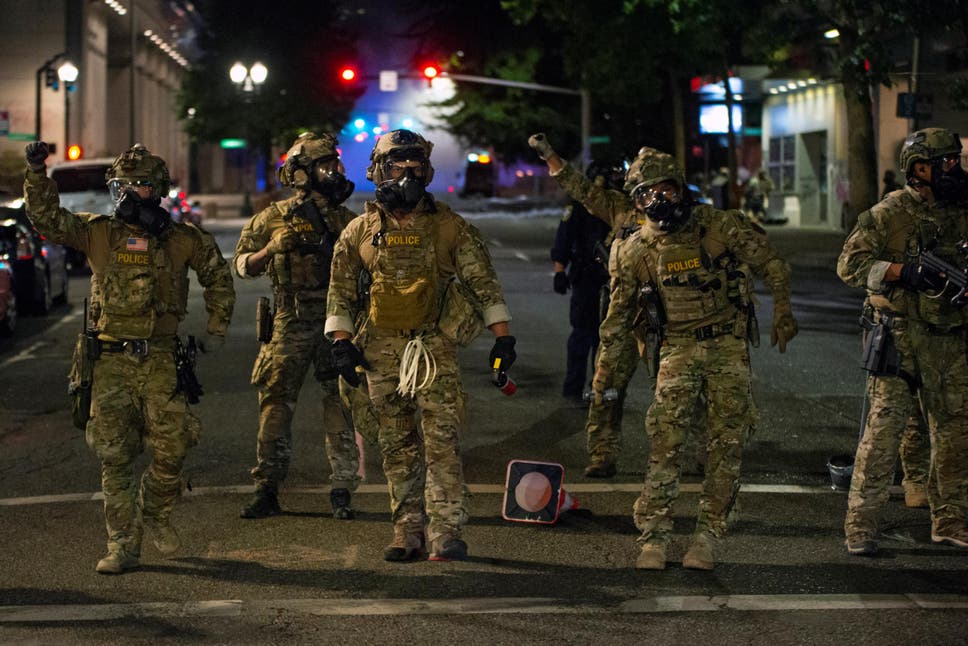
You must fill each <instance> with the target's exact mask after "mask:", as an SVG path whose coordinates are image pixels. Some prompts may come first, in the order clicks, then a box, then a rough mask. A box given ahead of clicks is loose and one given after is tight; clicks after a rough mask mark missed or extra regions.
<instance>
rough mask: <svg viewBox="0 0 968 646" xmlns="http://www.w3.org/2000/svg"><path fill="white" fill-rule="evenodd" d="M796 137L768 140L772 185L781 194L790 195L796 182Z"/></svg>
mask: <svg viewBox="0 0 968 646" xmlns="http://www.w3.org/2000/svg"><path fill="white" fill-rule="evenodd" d="M796 159H797V149H796V137H795V136H794V135H788V136H786V137H772V138H770V161H769V164H768V167H769V171H770V178H771V179H772V180H773V184H774V185H775V186H777V187H778V188H779V190H780V191H781V192H783V193H792V192H793V187H794V182H795V181H796V166H797V164H796Z"/></svg>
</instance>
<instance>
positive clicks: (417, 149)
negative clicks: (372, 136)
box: [366, 129, 434, 186]
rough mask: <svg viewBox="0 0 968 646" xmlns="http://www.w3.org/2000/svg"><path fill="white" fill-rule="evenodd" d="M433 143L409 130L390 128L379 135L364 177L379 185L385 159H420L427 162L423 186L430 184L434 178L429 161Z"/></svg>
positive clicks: (382, 178) (385, 178) (383, 179)
mask: <svg viewBox="0 0 968 646" xmlns="http://www.w3.org/2000/svg"><path fill="white" fill-rule="evenodd" d="M433 149H434V145H433V144H432V143H430V142H429V141H427V140H426V139H424V138H423V137H421V136H420V135H418V134H417V133H416V132H413V131H411V130H402V129H401V130H391V131H390V132H388V133H386V134H385V135H383V136H381V137H380V138H379V139H378V140H377V142H376V145H375V146H373V152H371V153H370V165H369V166H368V167H367V169H366V178H367V179H368V180H370V181H371V182H373V183H374V184H376V185H377V186H379V185H380V184H382V183H383V182H384V181H385V180H387V179H389V178H388V177H386V176H385V173H384V170H383V166H384V163H385V162H387V161H403V160H422V161H424V162H426V164H427V172H426V174H425V176H424V186H426V185H428V184H430V180H432V179H433V178H434V167H433V165H431V163H430V151H432V150H433Z"/></svg>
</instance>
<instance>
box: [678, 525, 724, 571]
mask: <svg viewBox="0 0 968 646" xmlns="http://www.w3.org/2000/svg"><path fill="white" fill-rule="evenodd" d="M717 542H718V541H717V540H716V539H715V538H714V537H712V536H710V535H709V534H706V533H700V534H696V535H695V536H694V537H693V539H692V542H691V543H690V544H689V549H687V550H686V555H685V556H683V557H682V567H684V568H686V569H688V570H711V569H713V568H714V567H716V558H715V554H714V552H715V547H716V543H717Z"/></svg>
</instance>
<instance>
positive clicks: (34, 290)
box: [0, 206, 68, 314]
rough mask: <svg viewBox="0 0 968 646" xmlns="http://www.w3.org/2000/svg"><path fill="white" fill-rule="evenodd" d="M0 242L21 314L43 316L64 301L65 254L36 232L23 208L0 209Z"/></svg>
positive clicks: (65, 281) (65, 285)
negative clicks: (54, 305)
mask: <svg viewBox="0 0 968 646" xmlns="http://www.w3.org/2000/svg"><path fill="white" fill-rule="evenodd" d="M0 240H2V241H3V243H2V244H3V246H4V249H5V250H6V251H5V252H4V254H5V256H6V257H7V261H6V262H8V263H9V264H10V266H11V269H12V273H13V284H14V293H15V294H16V297H17V306H18V309H19V311H20V312H21V313H24V314H26V313H33V314H46V313H47V312H49V311H50V308H51V306H52V305H53V304H54V302H55V301H56V302H59V303H63V302H67V285H68V281H67V260H66V256H67V253H66V251H65V250H64V247H62V246H60V245H56V244H53V243H52V242H50V241H49V240H47V239H46V238H44V237H43V236H42V235H40V232H38V231H37V229H35V228H34V227H33V225H32V224H31V223H30V220H29V219H28V218H27V213H26V212H25V211H24V207H23V206H21V207H20V208H16V209H15V208H10V207H0Z"/></svg>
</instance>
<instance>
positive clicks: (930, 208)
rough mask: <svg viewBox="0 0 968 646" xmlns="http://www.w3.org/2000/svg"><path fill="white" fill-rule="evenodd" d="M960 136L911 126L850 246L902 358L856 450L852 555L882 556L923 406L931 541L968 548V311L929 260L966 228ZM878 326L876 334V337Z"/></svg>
mask: <svg viewBox="0 0 968 646" xmlns="http://www.w3.org/2000/svg"><path fill="white" fill-rule="evenodd" d="M960 155H961V140H960V139H959V138H958V135H956V134H955V133H953V132H951V131H950V130H945V129H943V128H926V129H923V130H918V131H917V132H914V133H912V134H911V135H910V136H909V137H908V138H907V139H906V140H905V142H904V145H903V146H902V148H901V155H900V167H901V169H902V171H903V172H904V173H905V176H906V177H907V186H905V188H904V189H903V190H901V191H896V192H893V193H890V194H889V195H888V196H887V197H886V198H885V199H884V200H882V201H881V202H879V203H878V204H876V205H875V206H873V207H872V208H871V209H870V210H869V211H866V212H864V213H862V214H861V215H860V216H859V218H858V220H857V225H856V226H855V227H854V230H853V231H852V232H851V234H850V236H849V237H848V238H847V241H846V242H845V243H844V249H843V252H842V253H841V255H840V259H839V260H838V262H837V273H838V274H839V275H840V277H841V278H842V279H843V280H844V282H846V283H847V284H849V285H852V286H855V287H865V288H866V289H867V293H868V300H869V301H870V304H871V306H872V307H873V316H874V323H875V324H880V325H883V326H884V327H885V328H886V329H887V331H888V332H889V337H890V341H891V343H888V344H885V346H884V348H883V349H882V351H883V352H889V351H890V349H891V346H892V345H893V349H894V350H895V351H896V359H895V360H893V361H886V362H885V363H884V365H883V368H884V369H883V370H880V367H878V368H877V369H876V370H875V372H873V373H872V374H871V375H870V376H869V377H868V382H867V396H868V398H869V400H870V413H869V414H868V417H867V422H866V426H865V431H864V435H863V437H862V438H861V442H860V445H859V446H858V448H857V456H856V459H855V462H854V474H853V478H852V480H851V487H850V494H849V496H848V499H847V517H846V520H845V523H844V529H845V533H846V537H847V541H846V543H847V550H848V552H849V553H851V554H855V555H861V556H867V555H872V554H876V553H877V551H878V545H877V541H876V537H877V531H878V517H879V515H880V508H881V506H882V505H883V504H884V502H885V501H886V500H887V496H888V486H889V485H890V483H891V480H892V474H893V470H894V464H895V460H896V455H897V453H898V442H899V441H900V438H901V435H902V433H903V432H904V430H905V426H906V425H907V424H908V422H909V420H910V419H911V417H912V413H913V412H914V411H915V410H916V408H917V406H918V405H919V404H920V406H921V408H922V410H923V414H924V418H925V420H926V421H927V424H928V433H929V437H930V444H931V465H930V469H929V471H930V475H931V479H930V480H929V483H930V486H928V487H927V495H928V502H929V504H930V507H931V540H932V541H933V542H935V543H947V544H950V545H955V546H958V547H968V529H966V528H965V519H966V512H968V500H966V486H968V485H966V483H968V410H966V409H965V406H964V400H965V398H966V396H968V360H966V356H965V335H966V323H968V311H966V309H965V308H964V307H963V306H962V305H961V304H960V303H957V302H956V303H953V302H952V301H951V294H950V290H948V291H947V292H945V293H943V294H939V293H938V292H939V291H940V290H942V289H944V288H945V280H944V278H943V276H941V275H940V274H939V273H937V272H935V271H933V270H931V269H930V268H929V267H927V266H925V265H924V264H923V262H922V255H921V254H922V253H923V252H925V251H932V253H933V254H934V255H936V256H938V257H940V258H941V259H942V260H945V261H947V262H949V263H951V264H953V265H955V266H957V267H961V266H964V264H965V259H964V257H963V255H962V254H961V253H960V251H959V250H958V243H959V242H961V241H963V240H965V238H966V237H968V174H966V173H965V170H964V169H963V168H962V166H961V163H960ZM871 336H872V335H870V333H869V338H870V337H871Z"/></svg>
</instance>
